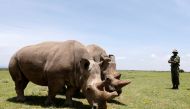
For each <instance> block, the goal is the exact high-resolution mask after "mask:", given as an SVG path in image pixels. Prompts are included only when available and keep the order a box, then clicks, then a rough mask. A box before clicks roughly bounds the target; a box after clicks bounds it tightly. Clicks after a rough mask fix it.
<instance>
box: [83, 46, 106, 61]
mask: <svg viewBox="0 0 190 109" xmlns="http://www.w3.org/2000/svg"><path fill="white" fill-rule="evenodd" d="M86 47H87V50H88V52H89V54H90V55H91V56H92V57H93V58H94V61H96V62H100V58H101V56H107V53H106V51H105V50H104V49H103V48H101V47H100V46H98V45H95V44H91V45H87V46H86Z"/></svg>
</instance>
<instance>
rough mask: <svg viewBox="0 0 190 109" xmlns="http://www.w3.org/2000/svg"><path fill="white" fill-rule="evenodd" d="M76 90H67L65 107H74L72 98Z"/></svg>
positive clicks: (71, 88) (69, 88) (70, 88)
mask: <svg viewBox="0 0 190 109" xmlns="http://www.w3.org/2000/svg"><path fill="white" fill-rule="evenodd" d="M76 90H77V89H76V88H73V87H71V86H70V87H68V88H67V92H66V101H65V103H64V105H65V106H74V104H73V102H72V97H73V96H74V94H75V92H76Z"/></svg>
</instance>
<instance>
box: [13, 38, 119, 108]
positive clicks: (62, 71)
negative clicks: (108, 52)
mask: <svg viewBox="0 0 190 109" xmlns="http://www.w3.org/2000/svg"><path fill="white" fill-rule="evenodd" d="M9 71H10V75H11V77H12V79H13V80H14V82H15V90H16V93H17V100H18V101H23V100H24V99H25V98H24V89H25V88H26V86H27V84H28V82H29V81H31V82H33V83H35V84H38V85H42V86H48V90H49V91H48V98H47V100H46V101H45V103H46V104H52V103H53V101H54V99H55V96H56V94H57V92H58V91H59V90H60V89H61V88H62V87H64V86H65V85H67V92H66V101H65V104H69V105H72V96H73V93H74V92H75V90H76V89H79V88H80V89H81V90H82V93H83V94H84V95H85V96H86V98H87V100H88V102H89V104H90V105H91V106H92V107H95V108H101V109H106V101H107V100H109V99H112V98H114V97H116V96H117V92H111V93H110V92H107V91H105V90H104V86H105V85H106V84H110V80H109V79H106V80H105V81H102V80H101V77H100V76H101V75H100V74H101V71H100V64H99V63H97V62H95V61H94V60H93V59H92V58H91V56H90V55H89V53H88V51H87V49H86V47H85V46H84V45H82V44H81V43H80V42H77V41H74V40H69V41H65V42H45V43H41V44H37V45H32V46H27V47H24V48H22V49H21V50H19V51H18V52H17V53H16V54H15V55H14V56H13V57H12V58H11V60H10V63H9Z"/></svg>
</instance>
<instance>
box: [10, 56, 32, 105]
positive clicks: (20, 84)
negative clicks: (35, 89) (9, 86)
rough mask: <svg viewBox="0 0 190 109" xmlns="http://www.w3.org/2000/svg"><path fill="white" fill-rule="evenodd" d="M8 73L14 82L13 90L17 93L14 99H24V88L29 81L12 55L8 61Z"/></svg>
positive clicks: (21, 100)
mask: <svg viewBox="0 0 190 109" xmlns="http://www.w3.org/2000/svg"><path fill="white" fill-rule="evenodd" d="M9 73H10V75H11V77H12V79H13V81H14V82H15V91H16V94H17V98H16V100H17V101H19V102H23V101H25V97H24V89H25V88H26V86H27V84H28V82H29V81H28V79H27V78H26V77H25V76H24V74H23V73H22V71H21V70H20V67H19V65H18V63H17V60H16V59H15V58H14V57H13V58H12V59H11V61H10V63H9Z"/></svg>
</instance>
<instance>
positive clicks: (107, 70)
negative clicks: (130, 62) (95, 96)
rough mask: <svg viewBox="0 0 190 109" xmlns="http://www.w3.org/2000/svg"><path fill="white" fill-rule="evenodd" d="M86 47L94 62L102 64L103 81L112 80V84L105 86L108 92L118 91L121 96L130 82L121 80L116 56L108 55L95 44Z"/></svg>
mask: <svg viewBox="0 0 190 109" xmlns="http://www.w3.org/2000/svg"><path fill="white" fill-rule="evenodd" d="M86 47H87V50H88V52H89V53H90V55H91V56H92V57H93V59H94V61H96V62H102V66H101V78H102V80H105V79H106V78H109V79H110V80H111V83H110V84H107V85H106V86H105V89H106V91H109V92H113V91H117V93H118V95H120V94H121V92H122V89H121V88H122V87H124V86H126V85H127V84H129V83H130V81H127V80H119V79H120V76H121V74H120V73H118V72H117V71H116V62H115V56H114V55H107V53H106V51H105V50H104V49H103V48H101V47H100V46H98V45H95V44H91V45H88V46H86ZM110 60H111V61H110Z"/></svg>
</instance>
